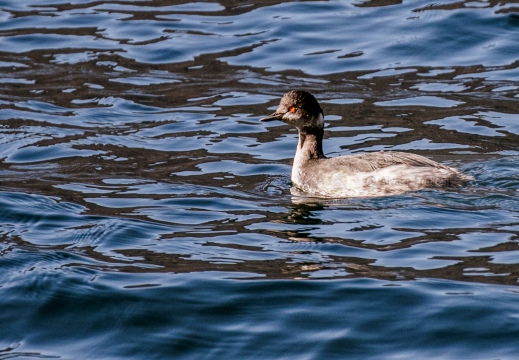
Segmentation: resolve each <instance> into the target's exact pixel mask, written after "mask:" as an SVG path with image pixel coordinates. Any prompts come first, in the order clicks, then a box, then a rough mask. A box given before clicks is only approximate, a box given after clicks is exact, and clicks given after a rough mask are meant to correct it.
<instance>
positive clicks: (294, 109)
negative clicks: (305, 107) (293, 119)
mask: <svg viewBox="0 0 519 360" xmlns="http://www.w3.org/2000/svg"><path fill="white" fill-rule="evenodd" d="M296 111H297V108H296V107H295V106H291V107H290V108H288V112H291V113H295V112H296Z"/></svg>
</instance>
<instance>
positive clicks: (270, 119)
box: [259, 112, 285, 121]
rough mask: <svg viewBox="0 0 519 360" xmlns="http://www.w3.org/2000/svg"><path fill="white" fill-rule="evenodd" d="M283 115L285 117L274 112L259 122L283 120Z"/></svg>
mask: <svg viewBox="0 0 519 360" xmlns="http://www.w3.org/2000/svg"><path fill="white" fill-rule="evenodd" d="M283 115H285V114H281V113H278V112H275V113H274V114H272V115H269V116H266V117H264V118H261V119H260V120H259V121H272V120H283Z"/></svg>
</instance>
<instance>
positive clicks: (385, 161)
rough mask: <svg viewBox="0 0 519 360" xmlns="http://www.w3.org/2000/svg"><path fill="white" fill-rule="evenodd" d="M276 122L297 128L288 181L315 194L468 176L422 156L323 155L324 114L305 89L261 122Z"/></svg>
mask: <svg viewBox="0 0 519 360" xmlns="http://www.w3.org/2000/svg"><path fill="white" fill-rule="evenodd" d="M272 120H281V121H283V122H285V123H287V124H290V125H292V126H295V127H296V128H297V130H298V132H299V141H298V144H297V149H296V154H295V156H294V163H293V166H292V176H291V180H292V183H293V185H294V186H295V187H296V188H297V189H298V190H300V191H302V192H303V193H306V194H307V195H310V196H316V197H327V198H345V197H376V196H387V195H395V194H401V193H404V192H407V191H415V190H420V189H424V188H441V187H456V186H460V185H462V184H463V183H465V182H466V181H468V180H471V179H472V177H470V176H467V175H465V174H463V173H461V172H460V171H458V170H456V169H454V168H452V167H449V166H446V165H442V164H440V163H437V162H435V161H433V160H430V159H428V158H426V157H423V156H421V155H416V154H412V153H405V152H397V151H380V152H372V153H363V154H354V155H346V156H337V157H332V158H327V157H326V156H325V155H324V153H323V134H324V113H323V110H322V109H321V106H320V105H319V103H318V102H317V100H316V99H315V97H314V96H313V95H312V94H310V93H309V92H307V91H302V90H293V91H289V92H288V93H286V94H285V95H284V96H283V97H282V98H281V101H280V103H279V106H278V108H277V110H276V111H275V112H274V113H273V114H272V115H270V116H267V117H264V118H262V119H260V121H272Z"/></svg>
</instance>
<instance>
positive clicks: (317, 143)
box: [296, 127, 326, 161]
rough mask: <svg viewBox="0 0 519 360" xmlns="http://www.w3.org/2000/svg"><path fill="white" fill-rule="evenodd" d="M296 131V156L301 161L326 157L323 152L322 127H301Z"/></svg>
mask: <svg viewBox="0 0 519 360" xmlns="http://www.w3.org/2000/svg"><path fill="white" fill-rule="evenodd" d="M298 131H299V142H298V144H297V151H296V157H299V158H300V160H303V161H306V160H310V159H324V158H326V156H324V153H323V135H324V129H323V128H322V127H309V128H301V129H298Z"/></svg>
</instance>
